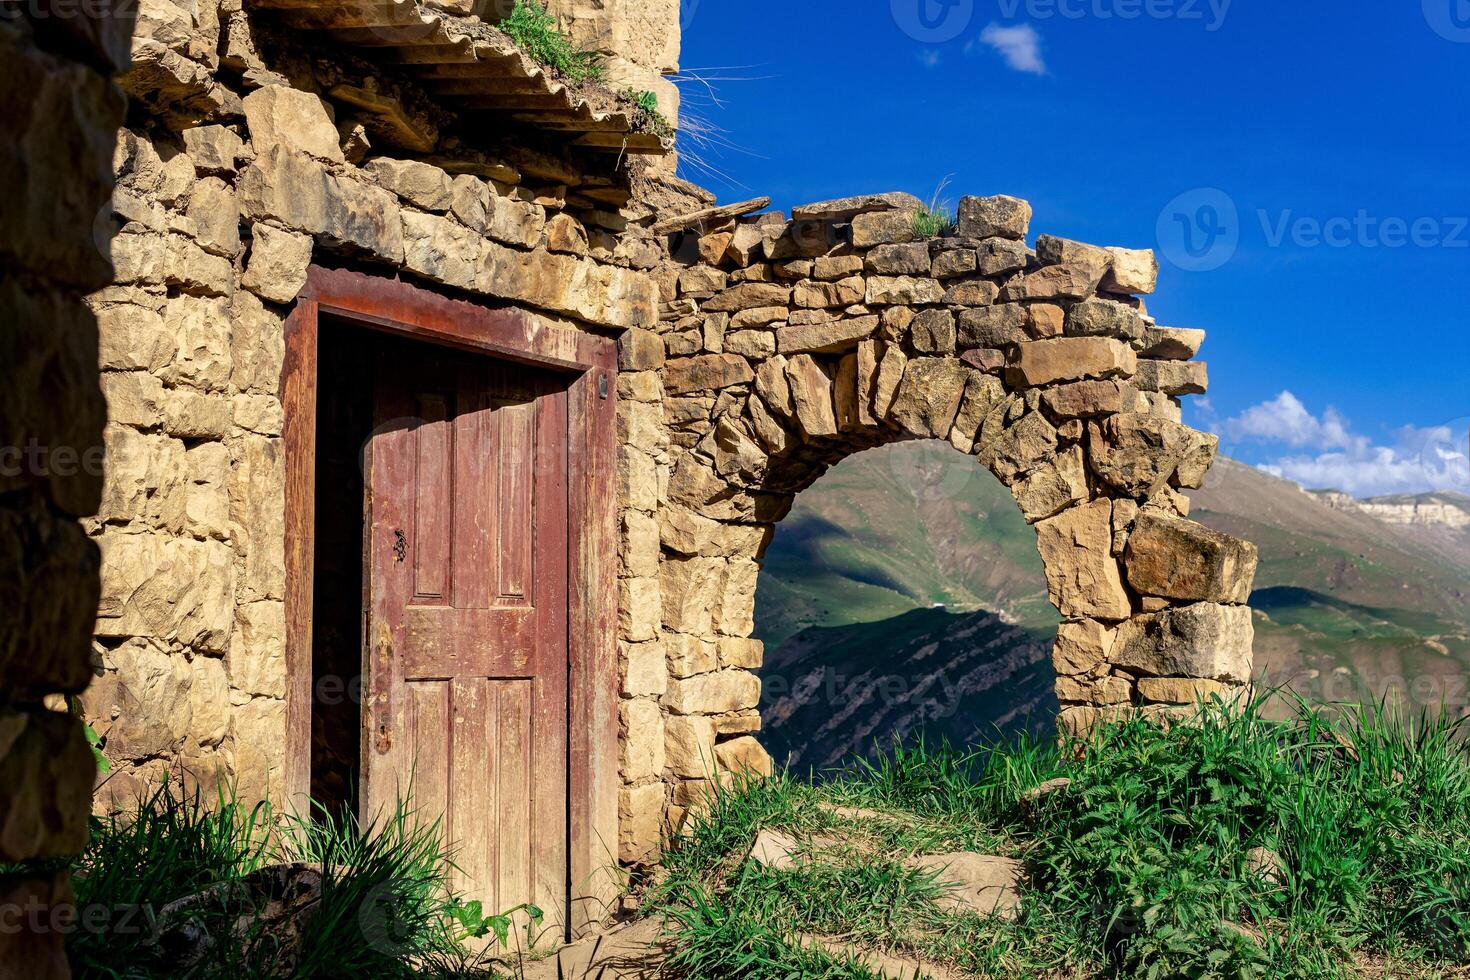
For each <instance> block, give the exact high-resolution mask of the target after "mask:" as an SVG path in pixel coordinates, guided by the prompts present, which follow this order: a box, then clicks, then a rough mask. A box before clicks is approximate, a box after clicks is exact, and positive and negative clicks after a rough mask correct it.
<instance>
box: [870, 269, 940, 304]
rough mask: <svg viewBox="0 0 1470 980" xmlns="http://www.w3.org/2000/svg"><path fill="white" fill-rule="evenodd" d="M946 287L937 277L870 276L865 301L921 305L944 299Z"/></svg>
mask: <svg viewBox="0 0 1470 980" xmlns="http://www.w3.org/2000/svg"><path fill="white" fill-rule="evenodd" d="M944 295H945V289H944V287H943V286H942V285H940V284H939V281H938V280H937V279H916V278H914V277H913V276H869V277H868V289H867V294H866V296H865V297H864V299H863V302H865V303H867V304H868V305H869V306H921V305H924V304H926V303H940V302H943V301H944Z"/></svg>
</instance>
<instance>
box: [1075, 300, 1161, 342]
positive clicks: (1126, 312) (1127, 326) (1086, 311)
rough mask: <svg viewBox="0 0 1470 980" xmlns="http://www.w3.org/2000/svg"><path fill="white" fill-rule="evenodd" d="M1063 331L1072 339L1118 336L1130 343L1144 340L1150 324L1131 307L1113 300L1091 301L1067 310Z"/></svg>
mask: <svg viewBox="0 0 1470 980" xmlns="http://www.w3.org/2000/svg"><path fill="white" fill-rule="evenodd" d="M1064 329H1065V330H1066V333H1067V335H1068V336H1069V337H1116V338H1118V339H1119V340H1126V341H1130V342H1131V341H1136V340H1142V339H1143V333H1144V330H1145V329H1147V324H1146V323H1145V322H1144V319H1143V314H1141V313H1139V312H1138V311H1137V310H1135V309H1134V308H1133V307H1131V306H1127V305H1125V304H1123V303H1119V302H1116V301H1114V300H1110V299H1089V300H1085V301H1083V302H1081V303H1078V304H1076V305H1075V306H1073V307H1072V308H1071V309H1070V310H1068V311H1067V316H1066V325H1065V328H1064Z"/></svg>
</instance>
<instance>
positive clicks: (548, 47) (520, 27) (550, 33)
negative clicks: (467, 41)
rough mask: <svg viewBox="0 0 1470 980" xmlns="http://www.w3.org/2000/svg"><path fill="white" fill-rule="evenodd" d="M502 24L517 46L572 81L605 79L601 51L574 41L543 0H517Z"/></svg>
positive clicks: (502, 27) (503, 29) (501, 27)
mask: <svg viewBox="0 0 1470 980" xmlns="http://www.w3.org/2000/svg"><path fill="white" fill-rule="evenodd" d="M499 26H500V29H501V30H502V31H504V32H505V33H506V35H508V36H509V37H510V39H511V40H512V41H514V42H515V43H516V46H517V47H519V48H520V49H521V50H522V51H524V52H526V54H528V55H530V56H531V58H532V59H533V60H535V61H537V62H539V63H540V64H542V65H545V66H546V67H547V68H550V69H551V70H552V71H554V72H556V73H557V74H558V75H560V76H562V77H563V78H566V79H567V80H569V81H573V82H600V81H602V80H603V78H604V70H603V67H602V55H601V53H600V52H597V51H583V50H581V49H580V48H578V47H577V46H576V45H575V44H574V43H572V39H571V38H569V37H567V36H566V35H565V34H563V33H562V32H561V29H560V28H559V27H558V26H557V23H556V18H555V17H553V16H551V14H550V13H548V12H547V10H546V8H545V7H544V6H542V5H541V3H540V0H515V6H514V7H513V8H511V12H510V16H508V17H506V18H505V19H504V20H502V21H501V22H500V25H499Z"/></svg>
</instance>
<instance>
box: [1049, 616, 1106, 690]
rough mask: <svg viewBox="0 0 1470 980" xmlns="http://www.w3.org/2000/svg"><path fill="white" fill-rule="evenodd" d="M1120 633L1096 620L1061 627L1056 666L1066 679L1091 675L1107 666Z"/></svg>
mask: <svg viewBox="0 0 1470 980" xmlns="http://www.w3.org/2000/svg"><path fill="white" fill-rule="evenodd" d="M1117 636H1118V631H1117V630H1116V629H1115V628H1112V627H1109V626H1104V625H1103V624H1102V623H1099V622H1097V621H1096V620H1092V619H1084V620H1081V621H1079V622H1074V623H1063V624H1062V625H1061V626H1059V627H1057V640H1056V644H1055V645H1054V646H1053V647H1052V666H1053V667H1054V668H1055V669H1056V672H1057V673H1058V674H1059V675H1062V676H1080V675H1082V674H1090V673H1092V672H1093V671H1095V670H1097V669H1098V668H1099V667H1101V666H1102V665H1103V664H1105V663H1107V661H1108V657H1109V655H1110V654H1111V653H1112V651H1113V644H1114V643H1115V642H1116V640H1117Z"/></svg>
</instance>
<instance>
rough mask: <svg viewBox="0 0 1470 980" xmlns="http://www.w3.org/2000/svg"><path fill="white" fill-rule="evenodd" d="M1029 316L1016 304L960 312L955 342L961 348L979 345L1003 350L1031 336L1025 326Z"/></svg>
mask: <svg viewBox="0 0 1470 980" xmlns="http://www.w3.org/2000/svg"><path fill="white" fill-rule="evenodd" d="M1030 323H1031V316H1030V314H1029V313H1028V312H1027V309H1026V307H1024V306H1022V305H1021V304H1019V303H1003V304H1001V305H1000V306H987V307H984V308H983V309H978V310H963V311H961V313H960V319H959V330H958V343H959V346H960V348H961V349H968V348H972V347H982V348H986V349H990V350H1002V349H1004V348H1007V347H1010V346H1011V345H1012V344H1019V343H1023V342H1025V341H1027V340H1030V339H1031V335H1030V331H1029V330H1028V329H1027V328H1028V327H1029V326H1030Z"/></svg>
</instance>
